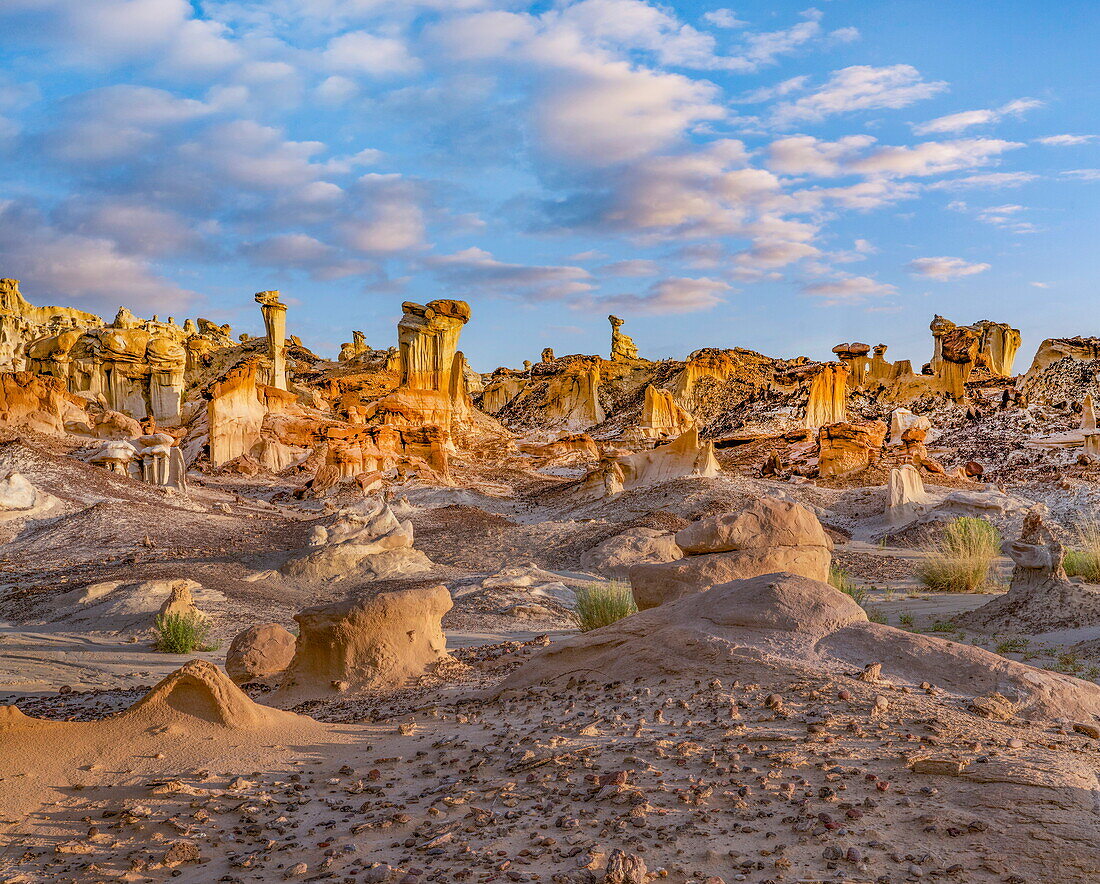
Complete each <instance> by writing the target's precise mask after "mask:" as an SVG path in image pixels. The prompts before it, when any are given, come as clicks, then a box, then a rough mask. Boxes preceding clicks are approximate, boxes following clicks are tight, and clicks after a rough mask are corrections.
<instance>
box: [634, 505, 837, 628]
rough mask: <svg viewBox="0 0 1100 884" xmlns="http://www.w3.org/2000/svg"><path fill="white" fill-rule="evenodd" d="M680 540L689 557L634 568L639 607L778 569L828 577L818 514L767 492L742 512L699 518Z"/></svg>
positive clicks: (828, 553) (826, 544)
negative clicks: (778, 498) (775, 498)
mask: <svg viewBox="0 0 1100 884" xmlns="http://www.w3.org/2000/svg"><path fill="white" fill-rule="evenodd" d="M676 543H677V545H678V546H679V547H680V549H681V550H683V552H684V553H685V554H686V556H685V558H682V559H680V560H678V561H671V562H666V563H663V564H656V565H635V566H634V567H632V568H630V570H629V572H628V574H629V577H630V585H631V588H632V589H633V592H634V601H635V602H636V603H637V605H638V608H639V609H641V610H645V609H646V608H653V607H656V606H657V605H661V604H664V603H666V602H669V601H672V600H674V599H678V598H681V597H682V596H685V595H690V594H692V593H697V592H705V591H706V590H708V589H710V587H712V586H715V585H717V584H719V583H726V582H728V581H730V580H737V579H740V578H745V577H755V576H757V575H759V574H771V573H774V572H777V571H789V572H791V573H793V574H801V575H803V576H805V577H809V578H811V579H814V580H828V578H829V563H830V562H831V560H832V542H831V541H830V540H829V537H828V535H826V534H825V531H824V529H823V528H822V527H821V523H820V522H818V520H817V517H816V516H814V514H813V513H811V512H810V511H809V510H807V509H806V508H805V507H803V506H801V505H799V504H797V503H794V502H792V501H785V500H774V499H770V498H766V499H764V500H758V501H756V502H755V503H753V504H752V505H751V506H749V507H747V508H746V509H745V510H743V511H741V512H739V513H725V514H722V515H719V516H711V517H710V518H707V519H701V520H700V521H698V522H696V523H694V524H692V525H689V526H688V527H687V528H684V529H683V530H681V531H679V532H678V533H677V534H676Z"/></svg>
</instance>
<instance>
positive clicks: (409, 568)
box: [280, 499, 432, 582]
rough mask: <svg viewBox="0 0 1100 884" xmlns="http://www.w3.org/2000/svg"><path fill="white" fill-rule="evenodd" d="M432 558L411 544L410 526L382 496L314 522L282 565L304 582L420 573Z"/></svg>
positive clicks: (286, 572)
mask: <svg viewBox="0 0 1100 884" xmlns="http://www.w3.org/2000/svg"><path fill="white" fill-rule="evenodd" d="M431 564H432V563H431V561H430V560H429V559H428V557H427V556H426V555H424V553H422V552H420V550H417V549H413V527H412V522H410V521H404V522H402V521H400V520H398V518H397V517H396V516H395V515H394V514H393V512H392V510H390V508H389V506H387V505H386V504H385V503H384V502H383V501H381V500H379V499H368V500H364V501H363V502H362V503H360V504H358V505H356V506H355V507H349V508H347V509H345V510H342V511H341V512H339V513H338V514H337V515H336V516H335V518H334V519H333V520H332V521H331V523H330V524H329V525H316V526H314V528H313V531H312V533H311V535H310V538H309V545H308V546H307V547H306V549H305V550H303V551H302V552H301V553H299V554H298V555H296V556H293V557H292V558H291V559H289V560H288V561H287V562H286V564H284V565H283V567H282V568H281V569H280V570H281V572H282V573H283V574H284V575H286V576H288V577H293V578H297V579H299V580H304V581H307V582H317V581H328V580H343V579H348V578H359V579H362V578H370V579H376V580H378V579H387V578H391V577H404V576H408V575H412V574H420V573H423V572H424V571H427V570H429V569H430V568H431Z"/></svg>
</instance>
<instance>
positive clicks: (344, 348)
mask: <svg viewBox="0 0 1100 884" xmlns="http://www.w3.org/2000/svg"><path fill="white" fill-rule="evenodd" d="M369 352H370V347H368V346H367V336H366V335H364V334H363V333H362V332H361V331H353V332H352V333H351V342H350V343H347V344H341V345H340V355H339V357H338V359H339V361H340V362H348V361H349V360H351V359H358V358H359V357H360V356H363V355H364V354H366V353H369Z"/></svg>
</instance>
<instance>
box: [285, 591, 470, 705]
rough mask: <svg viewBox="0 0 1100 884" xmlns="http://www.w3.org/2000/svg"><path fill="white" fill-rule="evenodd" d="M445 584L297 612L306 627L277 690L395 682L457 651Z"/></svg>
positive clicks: (291, 693)
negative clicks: (448, 630)
mask: <svg viewBox="0 0 1100 884" xmlns="http://www.w3.org/2000/svg"><path fill="white" fill-rule="evenodd" d="M451 604H452V603H451V594H450V593H449V592H448V591H447V588H446V587H445V586H430V587H425V588H420V589H405V590H397V591H393V592H382V593H379V594H378V595H375V596H371V597H354V598H349V599H345V600H343V601H339V602H334V603H332V604H328V605H319V606H317V607H313V608H306V609H305V610H304V611H302V612H301V613H299V614H297V615H295V617H294V619H295V620H296V621H297V622H298V625H299V627H300V632H299V636H298V644H297V648H296V650H295V652H294V659H293V660H291V663H290V666H288V667H287V669H286V672H285V674H284V675H283V679H282V682H281V683H280V686H279V691H278V695H277V698H278V699H282V700H292V701H296V700H298V699H300V698H302V699H304V698H306V697H320V696H331V695H333V694H335V693H339V692H341V691H358V690H368V689H393V688H397V687H400V686H402V685H404V684H405V683H406V682H407V681H408V680H409V679H410V678H415V677H417V676H419V675H422V674H423V673H424V672H425V671H426V670H427V668H428V667H429V666H432V665H434V664H437V663H440V662H441V661H444V660H447V659H450V658H449V656H448V654H447V638H446V636H445V635H444V634H443V627H442V622H441V621H442V619H443V615H444V614H446V613H447V612H448V611H449V610H450V609H451Z"/></svg>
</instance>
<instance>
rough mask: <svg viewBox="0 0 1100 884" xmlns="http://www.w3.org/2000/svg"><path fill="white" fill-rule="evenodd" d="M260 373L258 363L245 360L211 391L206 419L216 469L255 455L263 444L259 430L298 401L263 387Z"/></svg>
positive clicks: (265, 386) (285, 394) (268, 387)
mask: <svg viewBox="0 0 1100 884" xmlns="http://www.w3.org/2000/svg"><path fill="white" fill-rule="evenodd" d="M259 372H260V364H259V362H258V361H257V360H255V359H250V360H245V361H244V362H242V363H241V364H240V365H238V366H237V367H236V368H234V369H232V370H231V371H230V372H228V373H227V374H226V375H225V377H224V378H223V379H222V380H221V381H219V382H218V383H216V384H214V386H213V387H211V389H210V402H209V404H208V405H207V418H208V423H209V429H208V432H209V436H210V443H209V444H210V462H211V463H212V464H213V465H214V466H221V465H222V464H224V463H228V462H229V461H231V460H233V459H234V458H237V457H240V456H241V455H242V454H250V453H252V452H253V450H254V449H255V447H256V446H257V444H259V443H260V441H261V437H260V430H261V428H262V427H263V424H264V419H265V418H266V417H267V415H268V414H269V413H271V412H279V411H283V410H285V409H286V408H288V407H289V406H290V405H291V404H292V403H293V402H294V401H295V400H296V398H297V397H296V396H294V395H293V394H292V393H288V392H286V391H285V390H279V389H278V388H276V387H272V386H268V385H264V384H261V383H260V382H259V380H258V376H259Z"/></svg>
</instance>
